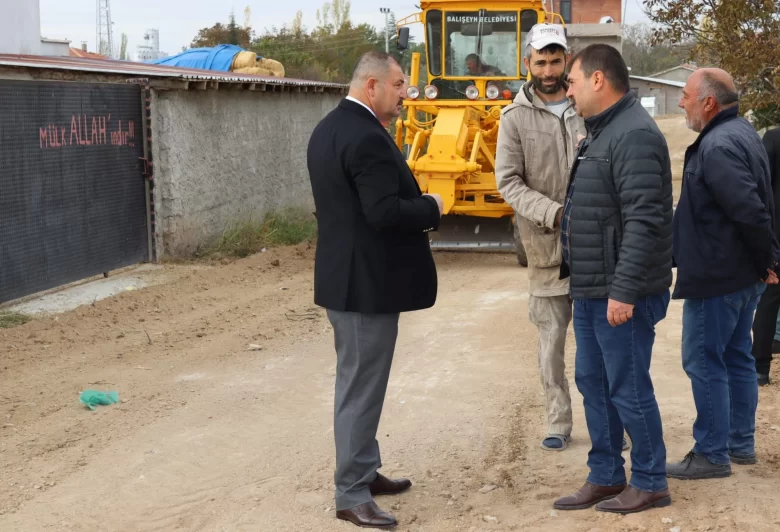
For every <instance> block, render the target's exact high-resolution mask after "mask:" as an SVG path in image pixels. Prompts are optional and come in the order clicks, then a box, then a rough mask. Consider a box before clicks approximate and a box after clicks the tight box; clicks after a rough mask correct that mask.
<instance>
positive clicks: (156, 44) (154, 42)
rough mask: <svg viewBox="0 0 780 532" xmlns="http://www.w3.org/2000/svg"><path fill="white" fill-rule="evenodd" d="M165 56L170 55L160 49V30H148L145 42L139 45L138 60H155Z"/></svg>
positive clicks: (145, 34)
mask: <svg viewBox="0 0 780 532" xmlns="http://www.w3.org/2000/svg"><path fill="white" fill-rule="evenodd" d="M163 57H168V54H166V53H165V52H161V51H160V30H155V29H152V30H146V33H144V42H143V44H139V45H138V52H137V54H136V60H137V61H140V62H144V61H154V60H156V59H161V58H163Z"/></svg>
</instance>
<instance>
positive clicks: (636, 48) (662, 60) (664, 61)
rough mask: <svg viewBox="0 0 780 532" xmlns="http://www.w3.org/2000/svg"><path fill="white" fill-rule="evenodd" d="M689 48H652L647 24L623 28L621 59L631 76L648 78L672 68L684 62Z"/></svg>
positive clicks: (651, 33) (667, 46)
mask: <svg viewBox="0 0 780 532" xmlns="http://www.w3.org/2000/svg"><path fill="white" fill-rule="evenodd" d="M689 52H690V46H687V47H686V46H671V45H669V44H666V43H659V44H656V45H655V46H653V30H652V28H651V27H650V26H649V25H647V24H631V25H626V26H624V28H623V58H624V59H625V61H626V64H627V65H628V66H629V67H630V68H631V74H633V75H636V76H648V75H650V74H655V73H656V72H661V71H663V70H666V69H669V68H674V67H676V66H678V65H680V64H681V63H684V62H685V59H686V58H687V57H688V54H689Z"/></svg>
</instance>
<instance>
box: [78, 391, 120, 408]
mask: <svg viewBox="0 0 780 532" xmlns="http://www.w3.org/2000/svg"><path fill="white" fill-rule="evenodd" d="M79 401H81V402H82V403H84V404H85V405H86V406H87V408H89V409H90V410H94V409H95V406H97V405H110V404H114V403H118V402H119V394H118V393H116V392H108V393H106V392H99V391H97V390H84V391H83V392H81V395H80V396H79Z"/></svg>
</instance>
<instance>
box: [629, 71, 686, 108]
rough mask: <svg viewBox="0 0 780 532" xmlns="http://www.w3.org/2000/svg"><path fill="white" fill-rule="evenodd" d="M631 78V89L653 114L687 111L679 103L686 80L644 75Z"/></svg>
mask: <svg viewBox="0 0 780 532" xmlns="http://www.w3.org/2000/svg"><path fill="white" fill-rule="evenodd" d="M629 79H630V80H631V90H632V91H633V92H634V94H635V95H636V96H637V97H638V98H639V99H640V101H641V102H642V106H643V107H644V108H645V109H647V112H648V113H650V115H651V116H663V115H672V114H681V113H685V111H684V110H683V109H680V107H679V106H678V105H677V104H678V103H679V102H680V97H681V96H682V90H683V88H684V87H685V82H684V81H676V80H671V79H658V78H651V77H644V76H629Z"/></svg>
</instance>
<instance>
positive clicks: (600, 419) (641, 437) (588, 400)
mask: <svg viewBox="0 0 780 532" xmlns="http://www.w3.org/2000/svg"><path fill="white" fill-rule="evenodd" d="M669 299H670V294H669V291H668V290H667V291H666V292H664V293H662V294H659V295H654V296H649V297H646V298H640V299H638V300H637V301H636V304H635V305H634V315H633V317H632V318H631V319H630V320H628V321H627V322H626V323H624V324H623V325H619V326H617V327H612V326H611V325H610V324H609V322H608V321H607V300H606V299H576V300H575V301H574V335H575V337H576V340H577V356H576V359H575V380H576V382H577V389H579V391H580V393H581V394H582V397H583V402H584V405H585V420H586V422H587V425H588V432H589V433H590V440H591V450H590V452H589V453H588V467H589V468H590V474H589V475H588V482H590V483H591V484H597V485H599V486H617V485H621V484H625V483H626V472H625V469H624V467H623V465H624V464H625V460H624V459H623V456H622V442H623V429H624V428H625V430H626V432H627V433H628V436H629V437H630V438H631V443H632V448H631V485H632V486H633V487H635V488H636V489H639V490H642V491H649V492H657V491H662V490H664V489H666V488H667V481H666V446H665V445H664V438H663V429H662V427H661V413H660V411H659V410H658V403H657V402H656V400H655V392H654V389H653V382H652V380H651V379H650V358H651V353H652V350H653V342H654V341H655V325H656V324H657V323H658V322H659V321H661V320H662V319H664V318H665V317H666V309H667V307H668V306H669Z"/></svg>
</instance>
